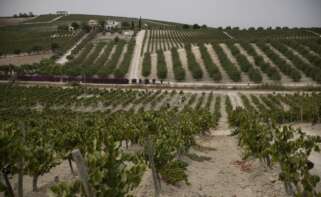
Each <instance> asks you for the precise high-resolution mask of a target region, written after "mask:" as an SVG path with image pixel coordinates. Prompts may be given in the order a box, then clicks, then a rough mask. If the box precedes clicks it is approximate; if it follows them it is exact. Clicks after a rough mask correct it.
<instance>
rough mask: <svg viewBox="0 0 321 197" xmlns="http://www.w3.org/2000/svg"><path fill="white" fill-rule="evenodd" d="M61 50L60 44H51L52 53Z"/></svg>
mask: <svg viewBox="0 0 321 197" xmlns="http://www.w3.org/2000/svg"><path fill="white" fill-rule="evenodd" d="M58 48H59V44H58V43H55V42H54V43H51V50H52V51H56V50H57V49H58Z"/></svg>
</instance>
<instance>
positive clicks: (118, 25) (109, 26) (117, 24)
mask: <svg viewBox="0 0 321 197" xmlns="http://www.w3.org/2000/svg"><path fill="white" fill-rule="evenodd" d="M118 28H121V23H120V22H118V21H114V20H107V21H106V24H105V30H106V31H112V30H113V29H118Z"/></svg>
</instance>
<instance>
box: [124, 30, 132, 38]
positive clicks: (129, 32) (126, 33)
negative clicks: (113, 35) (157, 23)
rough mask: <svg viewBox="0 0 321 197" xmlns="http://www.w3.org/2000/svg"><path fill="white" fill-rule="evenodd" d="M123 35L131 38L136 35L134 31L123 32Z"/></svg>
mask: <svg viewBox="0 0 321 197" xmlns="http://www.w3.org/2000/svg"><path fill="white" fill-rule="evenodd" d="M123 35H124V36H126V37H131V36H133V35H134V31H123Z"/></svg>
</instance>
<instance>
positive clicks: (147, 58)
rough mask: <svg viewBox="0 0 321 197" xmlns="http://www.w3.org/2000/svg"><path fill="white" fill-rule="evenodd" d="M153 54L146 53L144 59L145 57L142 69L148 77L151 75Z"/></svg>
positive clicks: (143, 73)
mask: <svg viewBox="0 0 321 197" xmlns="http://www.w3.org/2000/svg"><path fill="white" fill-rule="evenodd" d="M151 63H152V62H151V56H150V53H145V54H144V59H143V70H142V75H143V76H144V77H148V76H149V75H150V71H151V67H152V66H151Z"/></svg>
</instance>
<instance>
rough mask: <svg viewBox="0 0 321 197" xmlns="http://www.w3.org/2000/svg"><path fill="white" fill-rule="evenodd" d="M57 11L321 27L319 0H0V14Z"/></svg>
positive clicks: (241, 24) (218, 23)
mask: <svg viewBox="0 0 321 197" xmlns="http://www.w3.org/2000/svg"><path fill="white" fill-rule="evenodd" d="M57 10H66V11H69V12H70V13H82V14H100V15H113V16H128V17H139V16H142V17H143V18H150V19H157V20H167V21H173V22H181V23H188V24H194V23H198V24H206V25H208V26H212V27H219V26H222V27H225V26H238V27H241V28H246V27H252V26H253V27H259V26H262V27H268V26H272V27H275V26H288V27H321V0H0V15H1V16H11V15H13V14H15V13H19V12H29V11H32V12H34V13H35V14H45V13H55V11H57Z"/></svg>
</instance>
